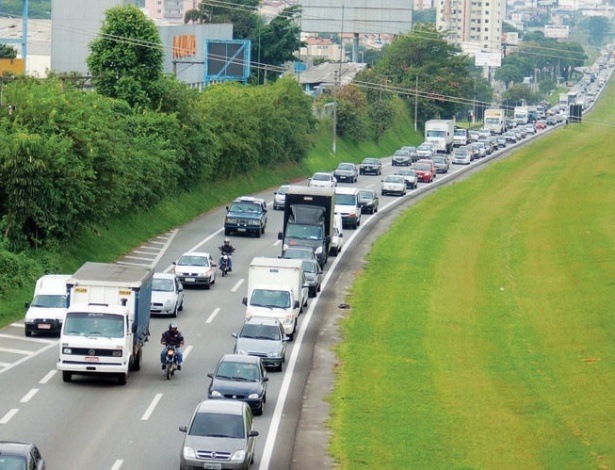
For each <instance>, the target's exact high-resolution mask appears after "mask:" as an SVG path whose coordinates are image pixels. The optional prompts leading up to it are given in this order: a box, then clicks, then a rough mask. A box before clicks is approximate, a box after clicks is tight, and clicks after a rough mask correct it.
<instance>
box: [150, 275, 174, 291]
mask: <svg viewBox="0 0 615 470" xmlns="http://www.w3.org/2000/svg"><path fill="white" fill-rule="evenodd" d="M152 290H155V291H158V292H173V291H174V290H175V283H174V282H173V280H172V279H155V278H154V280H153V281H152Z"/></svg>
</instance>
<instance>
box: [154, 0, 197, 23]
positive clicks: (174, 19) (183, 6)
mask: <svg viewBox="0 0 615 470" xmlns="http://www.w3.org/2000/svg"><path fill="white" fill-rule="evenodd" d="M199 3H201V2H200V0H145V10H147V12H148V14H149V17H150V18H152V19H153V20H159V21H165V22H168V23H181V24H183V22H184V16H185V14H186V12H187V11H188V10H197V9H198V5H199Z"/></svg>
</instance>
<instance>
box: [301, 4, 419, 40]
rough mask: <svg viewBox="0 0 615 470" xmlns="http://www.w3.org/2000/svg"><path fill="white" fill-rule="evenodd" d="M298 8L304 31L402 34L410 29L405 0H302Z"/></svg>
mask: <svg viewBox="0 0 615 470" xmlns="http://www.w3.org/2000/svg"><path fill="white" fill-rule="evenodd" d="M301 8H302V14H301V30H302V31H305V32H312V33H342V32H343V33H365V34H404V33H408V32H410V31H411V30H412V2H409V1H408V0H387V1H386V2H382V0H345V1H344V2H340V1H339V0H303V1H302V2H301Z"/></svg>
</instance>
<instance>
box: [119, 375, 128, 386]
mask: <svg viewBox="0 0 615 470" xmlns="http://www.w3.org/2000/svg"><path fill="white" fill-rule="evenodd" d="M127 380H128V374H127V373H126V374H118V375H117V383H118V384H119V385H126V381H127Z"/></svg>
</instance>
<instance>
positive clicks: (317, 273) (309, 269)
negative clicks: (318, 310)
mask: <svg viewBox="0 0 615 470" xmlns="http://www.w3.org/2000/svg"><path fill="white" fill-rule="evenodd" d="M303 272H304V273H305V278H306V279H307V283H308V296H309V297H316V294H317V293H318V292H320V284H321V283H322V276H323V273H322V268H321V267H320V264H318V262H317V261H313V260H311V259H306V260H304V261H303Z"/></svg>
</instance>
